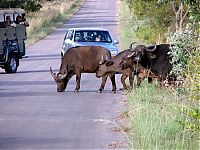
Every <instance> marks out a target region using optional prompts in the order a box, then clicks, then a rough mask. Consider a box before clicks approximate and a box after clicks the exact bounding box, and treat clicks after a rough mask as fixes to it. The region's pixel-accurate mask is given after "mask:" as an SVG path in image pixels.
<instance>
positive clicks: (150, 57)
mask: <svg viewBox="0 0 200 150" xmlns="http://www.w3.org/2000/svg"><path fill="white" fill-rule="evenodd" d="M147 56H148V58H149V59H155V58H157V56H156V55H155V54H153V53H148V54H147Z"/></svg>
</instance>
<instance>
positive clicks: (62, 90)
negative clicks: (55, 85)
mask: <svg viewBox="0 0 200 150" xmlns="http://www.w3.org/2000/svg"><path fill="white" fill-rule="evenodd" d="M64 91H65V89H57V92H64Z"/></svg>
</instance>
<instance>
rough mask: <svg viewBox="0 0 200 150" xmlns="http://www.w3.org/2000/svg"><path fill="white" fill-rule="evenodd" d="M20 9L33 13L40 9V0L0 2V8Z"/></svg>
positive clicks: (7, 0)
mask: <svg viewBox="0 0 200 150" xmlns="http://www.w3.org/2000/svg"><path fill="white" fill-rule="evenodd" d="M9 7H11V8H22V9H25V10H26V11H27V12H35V11H38V10H40V8H41V7H42V5H41V0H0V8H9Z"/></svg>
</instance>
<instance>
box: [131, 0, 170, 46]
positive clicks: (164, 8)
mask: <svg viewBox="0 0 200 150" xmlns="http://www.w3.org/2000/svg"><path fill="white" fill-rule="evenodd" d="M128 4H129V8H130V11H131V14H130V15H131V16H132V19H131V22H132V24H133V26H137V27H134V31H135V32H137V35H138V38H140V39H141V40H143V41H144V42H146V43H152V42H153V43H155V41H161V42H162V41H165V36H164V33H165V32H166V31H168V28H169V27H170V26H171V24H172V23H173V11H172V7H171V6H170V5H168V4H160V3H157V2H155V1H144V0H128ZM166 14H168V15H166Z"/></svg>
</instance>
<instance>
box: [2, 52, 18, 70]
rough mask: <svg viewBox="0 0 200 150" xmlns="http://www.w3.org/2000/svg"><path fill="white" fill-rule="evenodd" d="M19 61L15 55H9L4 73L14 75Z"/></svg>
mask: <svg viewBox="0 0 200 150" xmlns="http://www.w3.org/2000/svg"><path fill="white" fill-rule="evenodd" d="M18 64H19V59H18V58H17V57H16V56H15V55H11V56H10V58H9V60H8V62H7V64H6V65H5V71H6V73H15V72H16V71H17V68H18Z"/></svg>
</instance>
